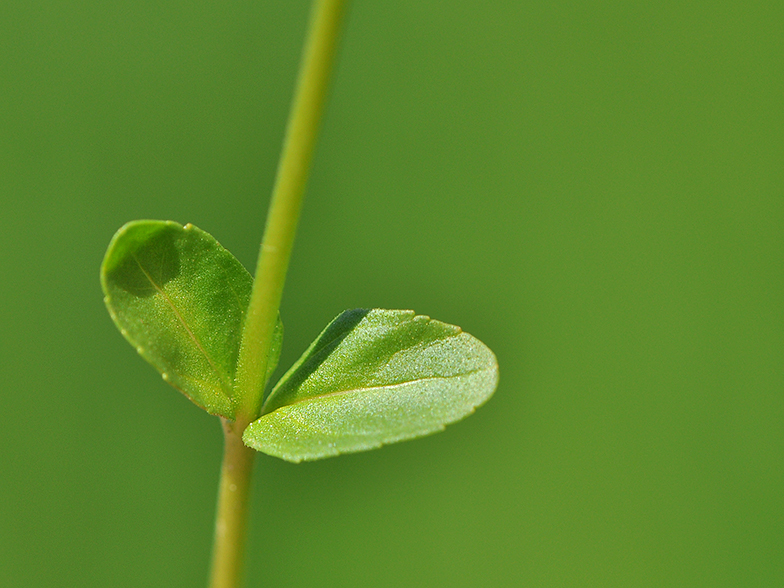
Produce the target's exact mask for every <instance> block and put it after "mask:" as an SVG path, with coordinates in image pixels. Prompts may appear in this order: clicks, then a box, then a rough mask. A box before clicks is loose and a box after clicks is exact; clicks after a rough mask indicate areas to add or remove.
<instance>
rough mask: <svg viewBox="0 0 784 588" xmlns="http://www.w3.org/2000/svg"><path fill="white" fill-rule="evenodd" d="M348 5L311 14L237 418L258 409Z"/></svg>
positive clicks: (329, 4)
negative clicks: (306, 185) (273, 333)
mask: <svg viewBox="0 0 784 588" xmlns="http://www.w3.org/2000/svg"><path fill="white" fill-rule="evenodd" d="M347 5H348V2H347V1H346V0H318V1H317V2H316V3H315V5H314V10H313V13H312V15H311V22H310V31H309V33H308V40H307V42H306V44H305V50H304V53H303V59H302V65H301V69H300V72H299V79H298V80H297V89H296V92H295V96H294V104H293V106H292V110H291V115H290V118H289V123H288V127H287V129H286V139H285V142H284V146H283V154H282V156H281V160H280V164H279V166H278V174H277V178H276V180H275V188H274V189H273V192H272V200H271V202H270V208H269V212H268V214H267V226H266V228H265V229H264V239H263V240H262V243H261V251H260V252H259V261H258V265H257V267H256V277H255V280H254V282H253V292H252V294H251V300H250V305H249V306H248V314H247V317H246V319H245V329H244V331H243V334H242V344H241V345H240V356H239V363H238V367H237V378H236V388H237V390H238V391H241V392H239V394H238V398H240V400H239V403H238V406H237V414H238V415H243V416H245V417H247V418H248V419H249V420H253V419H255V418H256V417H257V416H258V415H259V410H260V408H261V401H262V395H263V392H264V385H265V384H266V381H265V375H266V371H267V356H268V355H269V350H270V343H271V340H272V332H273V330H274V328H275V322H276V321H277V318H278V309H279V308H280V299H281V296H282V294H283V284H284V282H285V279H286V271H287V270H288V266H289V257H290V256H291V248H292V246H293V244H294V235H295V233H296V229H297V222H298V221H299V213H300V208H301V206H302V196H303V193H304V191H305V184H306V182H307V179H308V171H309V169H310V162H311V159H312V157H313V151H314V148H315V145H316V136H317V134H318V129H319V122H320V120H321V115H322V112H323V111H324V104H325V102H326V96H327V88H328V86H329V78H330V74H331V72H332V66H333V63H334V61H335V53H336V52H337V48H338V41H339V37H340V29H341V24H342V22H343V18H344V16H345V13H346V8H347Z"/></svg>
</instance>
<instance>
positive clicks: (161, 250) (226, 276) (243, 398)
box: [101, 0, 498, 588]
mask: <svg viewBox="0 0 784 588" xmlns="http://www.w3.org/2000/svg"><path fill="white" fill-rule="evenodd" d="M345 5H346V2H345V1H344V0H317V2H316V3H315V7H314V11H313V16H312V19H311V25H310V32H309V36H308V42H307V44H306V48H305V52H304V55H303V64H302V67H301V70H300V76H299V81H298V87H297V92H296V95H295V100H294V105H293V108H292V115H291V118H290V120H289V126H288V129H287V137H286V142H285V145H284V150H283V156H282V158H281V163H280V167H279V169H278V177H277V179H276V185H275V190H274V192H273V197H272V200H271V203H270V210H269V214H268V217H267V226H266V229H265V232H264V238H263V240H262V247H261V252H260V255H259V262H258V266H257V271H256V278H255V280H254V278H252V277H251V275H250V274H249V273H248V271H247V270H246V269H245V268H244V267H243V266H242V264H241V263H240V262H239V261H237V259H236V258H235V257H234V256H233V255H232V254H231V253H229V252H228V251H226V249H224V248H223V247H221V245H220V244H219V243H218V242H217V241H216V240H215V239H214V238H213V237H212V236H211V235H209V234H208V233H205V232H204V231H202V230H201V229H198V228H197V227H195V226H193V225H190V224H186V225H184V226H183V225H180V224H179V223H176V222H173V221H158V220H139V221H133V222H130V223H128V224H126V225H125V226H123V227H122V228H121V229H120V230H119V231H118V232H117V233H116V234H115V235H114V237H113V239H112V240H111V243H110V244H109V248H108V250H107V252H106V256H105V257H104V260H103V264H102V266H101V285H102V288H103V292H104V296H105V301H106V306H107V308H108V309H109V313H110V315H111V317H112V319H113V320H114V322H115V324H116V325H117V327H118V328H119V329H120V332H121V333H122V335H123V336H124V337H125V338H126V339H127V340H128V341H129V342H130V343H131V345H133V346H134V347H135V348H136V350H137V351H138V353H139V354H140V355H141V356H142V357H143V358H144V359H146V360H147V361H148V362H149V363H150V364H152V365H153V367H155V369H157V370H158V371H159V372H160V373H161V375H162V377H163V379H164V380H165V381H166V382H167V383H169V384H171V385H172V386H173V387H175V388H176V389H177V390H179V391H180V392H182V393H183V394H184V395H185V396H187V397H188V398H189V399H190V400H191V401H193V403H194V404H196V405H197V406H199V407H201V408H202V409H204V410H206V411H207V412H209V413H210V414H213V415H215V416H217V417H220V419H221V421H222V424H223V429H224V438H225V448H224V460H223V468H222V473H221V483H220V489H219V502H218V513H217V522H216V534H215V544H214V550H213V567H212V576H211V584H210V585H211V586H212V588H219V587H220V588H234V587H236V586H237V585H238V582H239V576H240V570H241V561H242V553H243V545H244V540H245V527H246V521H247V505H248V487H249V482H250V474H251V469H252V464H253V457H254V456H255V451H261V452H264V453H267V454H269V455H273V456H275V457H279V458H282V459H285V460H288V461H292V462H300V461H303V460H314V459H321V458H325V457H330V456H335V455H339V454H341V453H350V452H356V451H364V450H367V449H373V448H376V447H380V446H381V445H384V444H387V443H394V442H396V441H403V440H406V439H412V438H414V437H420V436H422V435H427V434H430V433H433V432H436V431H440V430H442V429H443V428H444V426H445V425H447V424H449V423H452V422H455V421H457V420H459V419H462V418H463V417H465V416H467V415H469V414H470V413H472V412H473V411H474V409H475V408H476V407H477V406H479V405H481V404H482V403H484V402H485V401H486V400H487V399H488V398H489V397H490V396H491V395H492V394H493V391H494V390H495V387H496V384H497V381H498V366H497V363H496V359H495V356H494V355H493V353H492V352H491V351H490V350H489V349H488V348H487V347H486V346H485V345H484V344H483V343H482V342H481V341H479V340H478V339H476V338H474V337H472V336H471V335H469V334H467V333H464V332H462V331H461V330H460V328H459V327H456V326H453V325H449V324H446V323H442V322H439V321H437V320H433V319H430V318H428V317H426V316H421V315H416V314H415V313H414V312H412V311H409V310H382V309H352V310H346V311H344V312H343V313H341V314H340V315H338V316H337V318H335V319H334V320H333V321H332V322H331V323H329V324H328V325H327V326H326V328H325V329H324V330H323V331H322V332H321V334H320V335H319V336H318V337H317V338H316V340H315V341H314V342H313V343H312V344H311V345H310V347H309V348H308V349H307V350H306V351H305V352H304V353H303V355H302V357H300V359H299V360H298V361H297V362H295V363H294V365H293V366H291V368H289V370H288V371H287V372H286V373H285V374H284V375H283V377H281V378H280V380H279V381H278V382H277V383H276V384H275V385H274V386H273V387H271V391H269V392H268V393H266V391H267V389H268V386H267V384H268V380H269V378H270V375H271V374H272V372H273V371H274V370H275V367H276V366H277V363H278V358H279V357H280V349H281V344H282V341H283V326H282V324H281V321H280V318H279V316H278V309H279V307H280V298H281V295H282V291H283V283H284V279H285V275H286V270H287V268H288V262H289V257H290V253H291V247H292V244H293V240H294V232H295V229H296V225H297V222H298V218H299V211H300V208H301V201H302V195H303V192H304V187H305V182H306V179H307V170H308V168H309V164H310V160H311V156H312V153H313V147H314V145H315V140H316V134H317V129H318V123H319V120H320V118H321V113H322V110H323V106H324V101H325V96H326V90H327V86H328V81H329V75H330V71H331V68H332V64H333V62H334V56H335V52H336V48H337V42H338V37H339V32H340V28H341V21H342V20H343V17H344V14H345V10H346V6H345Z"/></svg>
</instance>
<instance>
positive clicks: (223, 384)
mask: <svg viewBox="0 0 784 588" xmlns="http://www.w3.org/2000/svg"><path fill="white" fill-rule="evenodd" d="M131 256H132V257H133V260H134V261H135V262H136V265H138V266H139V269H140V270H141V271H142V273H143V274H144V276H145V277H146V278H147V280H148V281H149V282H150V284H152V287H153V288H155V290H156V291H157V292H158V293H159V294H160V295H161V296H162V297H163V299H164V300H165V301H166V303H167V304H168V305H169V306H170V307H171V309H172V312H174V316H175V317H177V320H178V321H179V322H180V324H182V326H183V328H184V329H185V331H186V332H187V333H188V336H189V337H190V338H191V340H192V341H193V343H194V344H195V345H196V347H197V348H198V349H199V351H200V352H201V354H202V355H203V356H204V359H206V360H207V363H208V364H209V366H210V368H212V370H213V371H214V372H215V375H216V376H217V377H218V381H219V382H220V387H221V389H222V390H223V393H224V395H225V396H226V397H227V398H230V397H231V395H230V393H229V391H230V389H231V388H230V387H228V386H227V384H226V382H225V381H224V379H223V376H222V375H221V373H220V370H218V367H217V366H216V365H215V364H214V363H213V361H212V358H211V357H210V356H209V354H208V353H207V350H206V349H204V347H203V346H202V344H201V342H200V341H199V339H198V337H196V334H195V333H194V332H193V331H192V330H191V328H190V327H189V326H188V323H187V322H186V321H185V318H184V317H183V316H182V314H181V313H180V311H179V310H178V309H177V307H176V306H175V304H174V301H172V299H171V298H169V295H168V294H166V292H165V291H164V290H163V288H162V287H160V286H158V284H156V283H155V280H153V278H152V276H151V275H150V274H149V273H148V272H147V270H146V269H144V266H143V265H142V264H141V262H140V261H139V259H138V258H137V257H136V255H134V254H131ZM186 396H187V394H186Z"/></svg>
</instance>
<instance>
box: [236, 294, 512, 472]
mask: <svg viewBox="0 0 784 588" xmlns="http://www.w3.org/2000/svg"><path fill="white" fill-rule="evenodd" d="M497 383H498V364H497V363H496V359H495V355H493V352H492V351H490V349H488V348H487V347H486V346H485V345H484V344H483V343H482V342H481V341H479V340H478V339H476V338H474V337H472V336H471V335H469V334H468V333H464V332H462V331H461V330H460V328H459V327H456V326H453V325H448V324H445V323H442V322H439V321H436V320H432V319H430V318H428V317H426V316H416V315H415V314H414V312H413V311H407V310H380V309H375V310H367V309H354V310H347V311H345V312H344V313H343V314H341V315H340V316H338V317H337V318H336V319H335V320H334V321H332V322H331V323H330V324H329V325H328V326H327V328H326V329H324V331H323V332H322V333H321V335H319V337H318V339H316V341H314V342H313V344H312V345H311V346H310V347H309V348H308V350H307V351H305V353H304V354H303V355H302V357H301V358H300V359H299V360H298V361H297V363H295V364H294V365H293V366H292V368H291V369H290V370H289V371H288V372H287V373H286V374H285V375H284V376H283V377H282V378H281V380H280V382H278V384H277V385H276V386H275V388H274V389H273V391H272V393H271V394H270V396H269V398H268V399H267V401H266V402H265V404H264V407H263V408H262V416H261V418H259V419H258V420H256V421H255V422H253V423H251V424H250V425H249V426H248V428H247V429H245V433H244V435H243V441H244V442H245V444H246V445H248V446H249V447H253V448H254V449H256V450H258V451H263V452H264V453H267V454H269V455H274V456H276V457H281V458H283V459H285V460H287V461H293V462H299V461H302V460H312V459H320V458H323V457H330V456H333V455H338V454H341V453H350V452H354V451H364V450H367V449H373V448H376V447H380V446H381V445H383V444H387V443H394V442H396V441H403V440H405V439H412V438H414V437H420V436H422V435H427V434H430V433H434V432H436V431H440V430H443V429H444V426H445V425H447V424H449V423H453V422H455V421H457V420H460V419H462V418H464V417H465V416H467V415H469V414H471V413H472V412H473V411H474V409H475V408H476V407H477V406H479V405H481V404H482V403H484V402H485V401H487V399H488V398H490V396H492V394H493V392H494V391H495V387H496V384H497Z"/></svg>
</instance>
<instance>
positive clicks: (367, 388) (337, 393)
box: [262, 368, 492, 416]
mask: <svg viewBox="0 0 784 588" xmlns="http://www.w3.org/2000/svg"><path fill="white" fill-rule="evenodd" d="M491 369H492V368H477V369H475V370H469V371H467V372H463V373H460V374H454V375H452V376H429V377H427V378H415V379H413V380H406V381H405V382H396V383H394V384H385V385H381V386H363V387H360V388H351V389H349V390H337V391H335V392H327V393H325V394H317V395H315V396H308V397H307V398H300V399H298V400H295V401H294V402H289V403H288V404H283V405H281V406H279V407H277V408H276V409H275V410H278V409H279V408H284V407H286V406H294V405H295V404H301V403H303V402H310V401H311V400H322V399H324V398H331V397H333V396H341V395H343V394H351V393H353V392H373V391H374V390H381V389H384V388H397V387H400V386H406V385H408V384H416V383H417V382H425V381H428V380H449V379H452V378H459V377H461V376H470V375H473V374H478V373H479V372H486V371H490V370H491ZM275 410H272V411H270V412H268V413H266V414H272V413H273V412H275ZM262 416H264V415H262Z"/></svg>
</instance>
